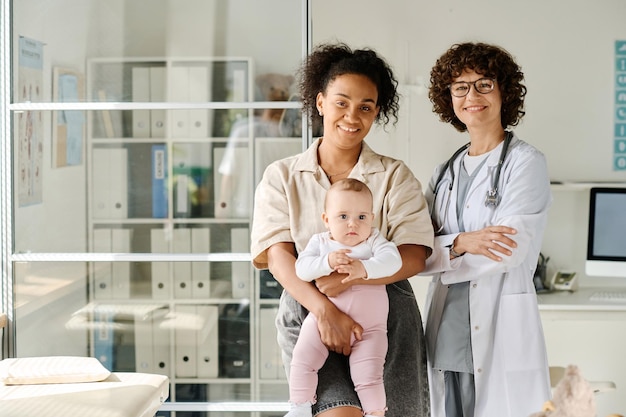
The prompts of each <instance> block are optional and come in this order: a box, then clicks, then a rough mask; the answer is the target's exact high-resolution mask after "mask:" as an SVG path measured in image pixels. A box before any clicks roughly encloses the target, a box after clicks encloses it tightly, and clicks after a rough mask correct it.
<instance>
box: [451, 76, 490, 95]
mask: <svg viewBox="0 0 626 417" xmlns="http://www.w3.org/2000/svg"><path fill="white" fill-rule="evenodd" d="M472 85H473V86H474V89H476V91H478V92H479V93H480V94H489V93H491V92H492V91H493V89H494V87H495V86H496V80H494V79H493V78H479V79H478V80H476V81H474V82H468V81H457V82H455V83H452V84H450V94H452V95H453V96H454V97H465V96H466V95H467V94H468V93H469V91H470V88H471V87H472Z"/></svg>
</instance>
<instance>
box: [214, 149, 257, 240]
mask: <svg viewBox="0 0 626 417" xmlns="http://www.w3.org/2000/svg"><path fill="white" fill-rule="evenodd" d="M213 167H214V169H213V172H214V177H213V178H214V190H215V217H216V218H239V219H242V218H248V217H249V216H250V196H251V195H252V188H251V187H250V171H249V167H250V164H249V155H248V147H246V146H237V145H236V144H234V143H232V142H231V143H229V144H228V145H227V146H226V147H216V148H214V149H213ZM246 252H247V251H246Z"/></svg>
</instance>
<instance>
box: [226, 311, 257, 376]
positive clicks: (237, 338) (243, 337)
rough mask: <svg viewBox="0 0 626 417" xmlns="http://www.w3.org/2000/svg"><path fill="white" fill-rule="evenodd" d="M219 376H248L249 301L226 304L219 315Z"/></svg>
mask: <svg viewBox="0 0 626 417" xmlns="http://www.w3.org/2000/svg"><path fill="white" fill-rule="evenodd" d="M219 336H220V338H219V357H220V377H222V378H249V377H250V356H251V355H250V307H249V303H247V302H245V303H240V304H226V305H224V306H223V307H222V310H221V313H220V317H219Z"/></svg>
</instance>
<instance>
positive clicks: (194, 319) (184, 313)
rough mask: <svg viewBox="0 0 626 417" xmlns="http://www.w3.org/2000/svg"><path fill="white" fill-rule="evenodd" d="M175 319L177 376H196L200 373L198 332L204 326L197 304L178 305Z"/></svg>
mask: <svg viewBox="0 0 626 417" xmlns="http://www.w3.org/2000/svg"><path fill="white" fill-rule="evenodd" d="M175 312H176V315H175V320H174V326H175V328H174V346H175V354H176V365H175V368H176V376H177V377H179V378H195V377H196V376H197V375H198V372H197V363H198V360H197V359H198V357H197V355H198V349H197V338H196V335H197V332H198V330H199V329H201V328H202V324H203V323H202V319H201V317H199V316H198V315H197V313H196V306H195V305H189V304H184V305H181V304H179V305H176V306H175Z"/></svg>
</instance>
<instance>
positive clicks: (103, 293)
mask: <svg viewBox="0 0 626 417" xmlns="http://www.w3.org/2000/svg"><path fill="white" fill-rule="evenodd" d="M111 244H112V242H111V229H94V231H93V251H94V252H95V253H111ZM112 271H113V267H112V265H111V262H94V265H93V273H94V277H93V286H94V288H93V296H94V298H95V299H96V300H103V299H109V298H111V296H112V294H113V292H112V283H111V276H112Z"/></svg>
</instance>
